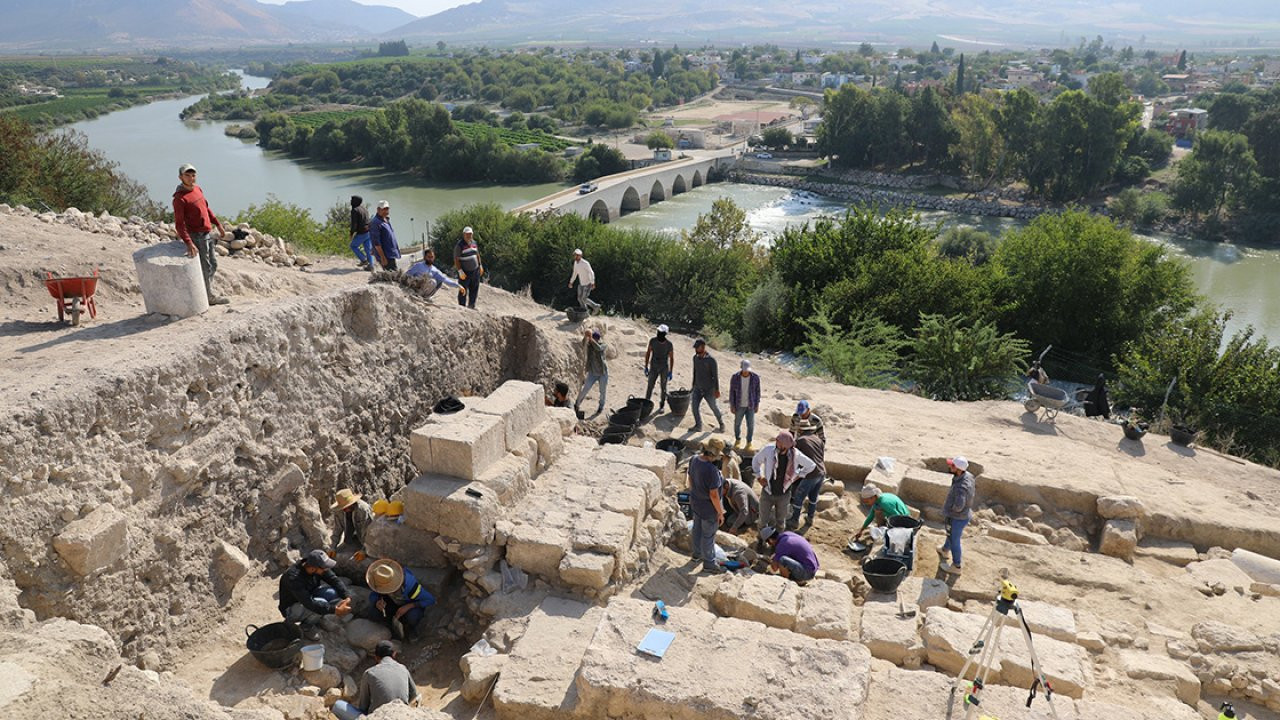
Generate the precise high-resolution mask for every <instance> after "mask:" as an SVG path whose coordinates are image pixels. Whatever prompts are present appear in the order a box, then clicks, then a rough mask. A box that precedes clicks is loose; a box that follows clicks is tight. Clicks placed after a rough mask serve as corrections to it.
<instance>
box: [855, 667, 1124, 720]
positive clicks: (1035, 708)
mask: <svg viewBox="0 0 1280 720" xmlns="http://www.w3.org/2000/svg"><path fill="white" fill-rule="evenodd" d="M953 680H954V678H951V677H948V676H946V675H944V674H942V673H938V672H930V671H927V670H909V669H908V670H904V669H902V668H897V667H893V666H886V665H878V666H877V665H874V664H873V670H872V673H871V692H870V694H869V696H868V698H867V707H870V708H884V709H886V710H887V712H885V713H884V714H880V715H876V717H886V718H887V717H900V718H903V720H926V719H928V720H935V719H936V720H941V718H945V717H946V716H947V714H948V713H947V706H948V702H949V701H950V700H951V688H952V686H953ZM1026 700H1027V691H1026V689H1024V688H1012V687H1002V686H999V685H994V684H990V683H989V684H988V685H987V688H986V689H985V690H983V691H982V705H981V711H976V709H975V712H973V713H972V714H971V715H972V718H974V720H977V719H978V718H981V717H987V718H992V719H994V718H997V717H999V718H1017V719H1018V720H1082V718H1081V716H1080V715H1078V714H1077V713H1076V709H1075V701H1074V700H1072V699H1071V698H1066V697H1061V696H1057V695H1055V696H1054V698H1053V709H1052V710H1050V708H1049V705H1048V704H1047V703H1046V702H1045V699H1044V694H1043V693H1040V694H1039V695H1037V696H1036V700H1035V702H1034V703H1033V704H1032V707H1030V708H1027V707H1026ZM904 706H905V710H904V709H903V708H904ZM952 710H953V712H952V717H954V718H956V719H957V720H960V719H961V718H964V717H965V708H964V706H963V705H962V704H960V702H959V700H958V699H957V701H956V702H955V705H954V706H953V708H952ZM1104 717H1120V718H1125V719H1126V720H1131V718H1132V717H1133V716H1132V715H1116V716H1108V715H1091V716H1088V719H1089V720H1099V719H1100V718H1104ZM1144 720H1145V719H1144Z"/></svg>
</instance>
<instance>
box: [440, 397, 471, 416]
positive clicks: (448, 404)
mask: <svg viewBox="0 0 1280 720" xmlns="http://www.w3.org/2000/svg"><path fill="white" fill-rule="evenodd" d="M465 407H466V405H463V404H462V401H461V400H459V399H458V398H456V397H453V396H452V395H450V396H449V397H447V398H444V399H442V400H441V401H440V402H438V403H436V406H435V407H434V408H432V410H433V411H434V412H435V413H436V414H437V415H452V414H453V413H456V412H459V411H461V410H462V409H463V408H465Z"/></svg>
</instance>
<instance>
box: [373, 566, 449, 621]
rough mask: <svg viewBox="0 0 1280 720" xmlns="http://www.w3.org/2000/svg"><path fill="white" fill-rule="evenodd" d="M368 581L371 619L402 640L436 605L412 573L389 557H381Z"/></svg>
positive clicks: (433, 597)
mask: <svg viewBox="0 0 1280 720" xmlns="http://www.w3.org/2000/svg"><path fill="white" fill-rule="evenodd" d="M365 580H366V581H367V582H368V583H369V589H370V590H371V591H372V593H371V594H370V595H369V616H370V619H372V620H374V621H377V622H384V623H386V624H387V625H388V626H390V627H391V632H392V633H394V634H395V635H396V638H397V639H399V640H403V639H404V638H405V635H407V634H410V633H413V631H414V629H415V628H417V626H418V623H420V622H422V618H423V617H424V616H425V615H426V612H427V608H429V607H431V606H432V605H435V604H436V598H435V596H434V595H432V594H431V592H430V591H428V590H427V589H426V588H425V587H423V586H422V583H420V582H418V579H417V578H416V577H414V576H413V573H412V572H410V571H408V570H406V569H404V568H402V567H400V563H398V562H396V561H395V560H391V559H390V558H382V559H381V560H377V561H375V562H374V563H373V564H372V565H370V566H369V570H368V571H367V572H366V573H365Z"/></svg>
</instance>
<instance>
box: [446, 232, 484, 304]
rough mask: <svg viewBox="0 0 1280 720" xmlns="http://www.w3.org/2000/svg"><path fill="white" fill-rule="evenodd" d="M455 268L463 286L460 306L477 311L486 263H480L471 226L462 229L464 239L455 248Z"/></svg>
mask: <svg viewBox="0 0 1280 720" xmlns="http://www.w3.org/2000/svg"><path fill="white" fill-rule="evenodd" d="M453 267H454V268H455V269H456V270H457V271H458V282H459V283H461V285H462V287H461V288H460V289H459V290H458V304H459V305H461V306H463V307H469V308H471V309H472V310H475V309H476V296H477V295H479V294H480V278H481V277H483V276H484V263H482V262H480V248H479V247H478V246H477V245H476V238H475V231H473V230H472V229H471V226H470V225H468V226H467V227H464V228H462V239H461V240H459V241H458V242H457V244H455V245H454V246H453Z"/></svg>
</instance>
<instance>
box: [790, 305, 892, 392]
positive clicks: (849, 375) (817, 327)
mask: <svg viewBox="0 0 1280 720" xmlns="http://www.w3.org/2000/svg"><path fill="white" fill-rule="evenodd" d="M799 322H800V325H801V326H802V327H803V328H804V330H805V334H806V340H805V342H804V344H802V345H800V346H799V347H797V348H796V353H797V354H799V355H801V356H803V357H805V358H808V359H809V360H810V361H811V362H812V363H813V367H814V369H815V370H818V371H820V372H825V373H828V374H830V375H831V376H832V377H834V378H835V379H836V380H839V381H840V382H842V383H844V384H846V385H858V386H861V387H874V388H885V387H888V386H889V384H890V382H891V381H892V379H893V376H894V370H895V369H896V368H897V365H898V361H899V355H898V353H899V351H900V350H901V349H902V348H903V346H904V345H906V340H905V339H904V338H903V335H902V331H901V330H899V329H898V328H896V327H894V326H892V325H890V324H888V323H886V322H884V321H883V320H881V319H880V318H877V317H875V316H871V315H861V316H856V317H852V318H850V319H849V323H848V325H849V326H848V329H844V328H841V327H839V326H837V325H836V324H835V323H834V322H832V320H831V314H830V311H829V309H828V308H827V307H826V306H825V305H821V306H819V307H818V311H817V312H816V313H815V314H814V315H813V316H812V317H809V318H804V319H801V320H800V321H799Z"/></svg>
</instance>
